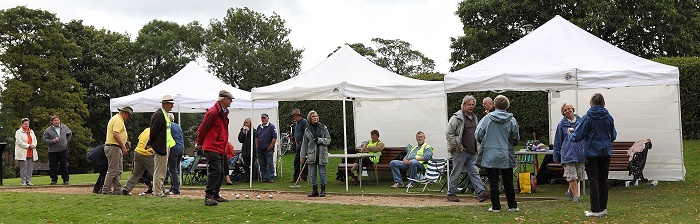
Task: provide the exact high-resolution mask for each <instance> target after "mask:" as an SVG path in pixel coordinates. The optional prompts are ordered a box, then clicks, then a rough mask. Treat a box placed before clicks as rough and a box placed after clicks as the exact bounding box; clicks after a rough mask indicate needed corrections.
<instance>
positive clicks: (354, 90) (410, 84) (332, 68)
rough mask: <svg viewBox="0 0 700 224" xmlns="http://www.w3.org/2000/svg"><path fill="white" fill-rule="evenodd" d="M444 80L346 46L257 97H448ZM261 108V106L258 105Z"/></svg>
mask: <svg viewBox="0 0 700 224" xmlns="http://www.w3.org/2000/svg"><path fill="white" fill-rule="evenodd" d="M444 94H445V92H444V86H443V84H442V82H435V81H423V80H417V79H412V78H408V77H405V76H401V75H398V74H396V73H393V72H391V71H389V70H386V69H384V68H382V67H379V66H378V65H376V64H374V63H372V62H370V61H369V60H367V58H365V57H363V56H362V55H360V54H358V53H357V52H355V51H354V50H353V49H352V48H350V46H347V45H344V46H343V47H341V48H340V49H339V50H338V51H337V52H335V53H333V55H331V56H330V57H328V58H327V59H326V60H324V61H323V62H321V63H320V64H318V65H316V66H315V67H313V68H311V70H308V71H306V72H304V73H302V74H299V75H298V76H296V77H293V78H291V79H288V80H286V81H284V82H280V83H277V84H274V85H270V86H265V87H259V88H253V90H252V95H253V99H254V100H279V101H299V100H343V98H345V97H347V98H355V99H358V100H361V99H391V100H393V99H411V98H427V97H436V96H444ZM256 107H257V106H256Z"/></svg>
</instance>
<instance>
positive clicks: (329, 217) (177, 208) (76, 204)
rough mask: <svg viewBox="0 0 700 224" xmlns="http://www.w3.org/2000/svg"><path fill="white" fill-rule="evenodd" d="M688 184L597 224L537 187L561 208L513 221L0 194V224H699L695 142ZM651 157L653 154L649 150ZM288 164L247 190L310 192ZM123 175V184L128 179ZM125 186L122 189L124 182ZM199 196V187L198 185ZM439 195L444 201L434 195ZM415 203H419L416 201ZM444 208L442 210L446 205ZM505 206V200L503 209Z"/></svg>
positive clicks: (430, 212) (623, 205) (289, 205)
mask: <svg viewBox="0 0 700 224" xmlns="http://www.w3.org/2000/svg"><path fill="white" fill-rule="evenodd" d="M684 148H685V149H684V159H685V165H686V169H687V172H686V181H684V182H661V183H660V184H659V185H658V186H656V187H652V186H649V185H648V183H647V184H644V185H640V186H637V187H630V188H625V187H624V186H612V187H611V188H610V199H609V203H608V210H609V215H608V216H607V217H604V218H602V219H595V218H586V217H584V215H583V211H585V210H588V208H589V203H588V197H587V195H583V196H582V202H581V203H571V202H570V201H569V200H568V199H567V198H566V196H564V194H563V192H564V191H565V189H566V186H565V185H540V186H538V189H537V190H538V191H537V193H534V194H526V195H521V194H516V198H523V197H555V198H560V199H561V200H556V201H541V202H520V203H519V204H518V207H519V208H520V212H519V213H510V212H501V213H489V212H487V211H486V210H487V209H488V208H489V207H490V203H479V204H477V205H460V206H450V207H424V208H408V207H386V206H375V205H363V206H356V205H355V206H350V205H335V204H316V203H301V202H285V201H273V200H260V201H256V200H246V201H242V200H241V201H232V202H230V203H225V204H221V205H219V206H214V207H205V206H204V205H203V200H202V199H177V200H173V199H163V198H154V197H117V196H105V195H93V194H85V195H65V194H44V193H14V192H4V191H2V192H0V223H49V222H51V223H68V222H74V223H127V222H128V223H185V222H187V223H223V222H231V221H233V222H236V223H241V222H253V223H317V222H320V223H403V222H423V223H425V222H434V221H439V222H440V223H457V222H460V223H476V222H478V223H511V222H537V223H560V222H567V223H581V222H610V223H697V222H699V221H700V212H698V207H699V205H700V195H698V192H700V181H699V180H700V176H699V172H700V141H698V140H693V141H684ZM652 150H653V149H652ZM292 158H293V157H292V156H291V155H289V156H285V158H284V163H283V165H284V173H283V177H282V178H280V179H279V181H277V182H276V183H272V184H270V183H253V189H268V190H284V191H293V190H298V191H305V192H306V191H310V187H308V186H307V185H308V184H303V185H304V187H302V188H299V189H290V188H289V185H290V184H289V183H287V182H286V180H289V179H291V176H292V174H291V172H292V170H293V169H292V162H291V160H292ZM332 161H333V162H332V164H330V165H329V169H328V178H329V180H328V182H329V186H328V191H329V192H345V184H341V183H339V182H337V181H335V179H334V177H335V170H336V169H335V167H336V166H335V165H336V164H337V163H338V162H339V161H338V159H332ZM127 177H128V173H125V174H124V175H123V176H122V178H124V179H126V178H127ZM95 179H96V176H95V174H84V175H71V183H72V184H89V183H93V182H94V180H95ZM364 180H365V181H366V182H363V183H364V186H363V187H362V188H358V187H355V186H350V191H349V193H383V194H396V195H405V194H406V193H404V191H403V190H402V189H391V188H389V187H388V186H389V185H391V183H390V182H391V181H383V182H381V183H380V186H376V185H375V184H374V182H373V180H370V179H364ZM32 182H33V183H34V184H37V185H48V184H49V178H48V177H47V176H35V177H34V178H33V179H32ZM123 182H125V181H123ZM4 185H5V187H8V186H15V187H16V186H18V185H19V179H5V180H4ZM195 187H197V188H201V189H203V188H204V186H201V185H197V186H195ZM223 188H232V189H248V185H247V184H234V185H232V186H226V185H224V186H223ZM433 194H438V195H443V194H444V193H437V192H436V193H433ZM416 200H420V199H419V198H416ZM445 203H447V202H445ZM501 203H502V204H505V200H502V201H501Z"/></svg>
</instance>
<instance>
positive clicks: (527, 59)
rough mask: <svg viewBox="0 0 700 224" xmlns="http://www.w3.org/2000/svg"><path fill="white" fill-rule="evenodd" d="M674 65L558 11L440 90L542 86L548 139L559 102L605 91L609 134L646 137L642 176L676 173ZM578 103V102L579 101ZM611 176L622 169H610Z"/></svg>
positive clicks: (580, 106) (583, 103) (581, 109)
mask: <svg viewBox="0 0 700 224" xmlns="http://www.w3.org/2000/svg"><path fill="white" fill-rule="evenodd" d="M678 75H679V73H678V68H676V67H673V66H668V65H664V64H660V63H656V62H653V61H650V60H646V59H643V58H640V57H637V56H635V55H632V54H630V53H628V52H625V51H623V50H621V49H619V48H617V47H615V46H613V45H611V44H609V43H607V42H605V41H603V40H601V39H599V38H597V37H595V36H593V35H592V34H590V33H588V32H586V31H585V30H583V29H581V28H579V27H577V26H576V25H574V24H572V23H570V22H569V21H567V20H565V19H564V18H562V17H560V16H556V17H554V18H553V19H552V20H550V21H548V22H547V23H545V24H543V25H542V26H541V27H539V28H538V29H536V30H534V31H533V32H531V33H530V34H528V35H526V36H525V37H523V38H522V39H520V40H518V41H516V42H515V43H513V44H511V45H510V46H508V47H506V48H504V49H502V50H500V51H499V52H497V53H495V54H493V55H491V56H489V57H488V58H486V59H484V60H481V61H479V62H477V63H475V64H473V65H471V66H469V67H466V68H464V69H461V70H459V71H456V72H454V73H451V74H448V75H446V76H445V91H446V92H448V93H449V92H465V91H509V90H514V91H549V114H550V115H549V121H550V122H549V124H550V125H549V126H550V128H549V129H550V130H549V132H550V141H553V139H552V138H553V132H554V131H555V130H556V126H557V124H558V122H559V121H560V120H561V118H562V116H561V112H560V107H561V105H562V103H563V102H569V103H571V104H574V105H575V106H576V112H577V114H580V115H583V114H585V112H586V111H587V110H588V108H589V106H588V102H589V99H590V97H591V95H592V93H594V92H600V93H602V94H603V96H605V98H606V108H607V109H608V110H609V111H610V113H611V114H612V115H613V117H614V118H615V126H616V128H617V132H618V137H617V141H636V140H640V139H646V138H650V139H651V140H652V142H653V145H654V147H653V148H652V150H650V151H649V154H648V158H647V164H646V168H645V170H644V173H645V176H646V177H648V178H650V179H656V180H684V179H685V167H684V165H683V153H682V151H683V142H682V131H681V117H680V94H679V81H678ZM579 102H580V103H579ZM610 177H611V178H615V179H624V178H629V177H628V176H627V173H623V172H610Z"/></svg>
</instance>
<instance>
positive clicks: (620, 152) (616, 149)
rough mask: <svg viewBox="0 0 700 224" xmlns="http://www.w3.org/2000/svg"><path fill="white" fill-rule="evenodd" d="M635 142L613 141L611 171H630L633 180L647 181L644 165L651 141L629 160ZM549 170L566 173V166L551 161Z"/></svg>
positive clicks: (548, 165)
mask: <svg viewBox="0 0 700 224" xmlns="http://www.w3.org/2000/svg"><path fill="white" fill-rule="evenodd" d="M633 144H634V142H613V143H612V148H613V150H612V157H611V158H610V171H628V172H629V176H633V177H634V179H633V180H641V181H642V182H647V181H648V179H646V178H644V173H643V171H644V166H645V165H646V162H647V153H648V152H649V149H651V141H650V142H647V143H646V145H645V147H644V150H643V151H641V152H637V153H635V154H634V156H633V157H632V161H630V160H629V158H630V157H629V156H628V155H627V150H628V149H629V148H630V147H632V145H633ZM547 170H549V171H552V172H559V173H564V167H562V165H561V163H554V162H552V163H549V164H547Z"/></svg>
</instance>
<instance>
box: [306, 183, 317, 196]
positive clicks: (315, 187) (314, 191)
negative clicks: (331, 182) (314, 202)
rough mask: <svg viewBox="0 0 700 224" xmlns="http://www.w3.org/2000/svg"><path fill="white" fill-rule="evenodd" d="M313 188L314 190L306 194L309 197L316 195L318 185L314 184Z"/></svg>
mask: <svg viewBox="0 0 700 224" xmlns="http://www.w3.org/2000/svg"><path fill="white" fill-rule="evenodd" d="M313 188H314V190H313V191H312V192H311V194H309V195H308V196H309V197H318V186H317V185H314V186H313Z"/></svg>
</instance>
